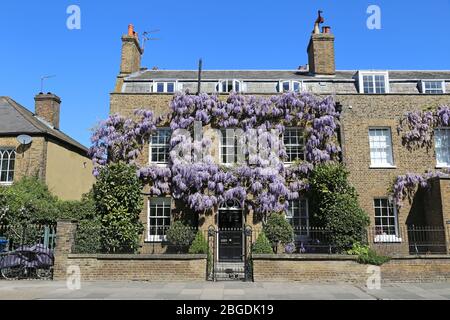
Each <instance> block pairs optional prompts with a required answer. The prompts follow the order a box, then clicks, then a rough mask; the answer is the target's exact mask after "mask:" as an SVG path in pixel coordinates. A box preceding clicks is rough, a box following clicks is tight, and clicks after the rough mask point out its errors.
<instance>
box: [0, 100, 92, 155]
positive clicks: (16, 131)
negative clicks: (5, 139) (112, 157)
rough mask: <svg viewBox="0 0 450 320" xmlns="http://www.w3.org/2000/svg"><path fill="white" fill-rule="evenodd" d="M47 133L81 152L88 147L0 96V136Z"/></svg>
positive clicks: (12, 101) (17, 104) (14, 102)
mask: <svg viewBox="0 0 450 320" xmlns="http://www.w3.org/2000/svg"><path fill="white" fill-rule="evenodd" d="M20 134H28V135H31V136H33V135H38V134H43V135H48V136H51V137H53V138H55V139H57V140H59V141H61V142H63V143H65V144H67V145H69V146H71V147H74V148H76V149H77V150H78V151H81V152H82V153H87V151H88V149H87V148H86V147H85V146H83V145H82V144H81V143H79V142H78V141H76V140H74V139H72V138H71V137H69V136H68V135H66V134H65V133H64V132H62V131H60V130H57V129H54V128H52V127H51V126H49V125H48V124H46V123H45V122H44V121H43V120H40V119H39V118H38V117H36V115H35V114H33V113H32V112H30V111H29V110H28V109H26V108H25V107H23V106H22V105H20V104H19V103H17V102H16V101H14V100H13V99H11V98H9V97H0V136H1V135H9V136H11V135H20Z"/></svg>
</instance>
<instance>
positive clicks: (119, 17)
mask: <svg viewBox="0 0 450 320" xmlns="http://www.w3.org/2000/svg"><path fill="white" fill-rule="evenodd" d="M73 4H75V5H78V6H80V8H81V30H68V29H67V27H66V20H67V18H68V14H67V13H66V9H67V7H68V6H69V5H73ZM372 4H374V5H378V6H379V7H380V8H381V13H382V16H381V22H382V25H381V27H382V28H381V30H369V29H368V28H367V27H366V20H367V18H368V17H369V15H368V14H367V13H366V10H367V8H368V6H369V5H372ZM318 9H322V10H323V11H324V16H325V18H326V25H330V26H331V27H332V31H333V33H334V34H335V35H336V63H337V68H338V69H341V70H348V69H427V70H433V69H440V70H442V69H450V41H448V40H449V34H448V21H450V0H429V1H427V2H426V4H425V3H424V2H422V1H405V0H395V1H392V0H372V1H365V0H345V1H336V0H328V1H325V0H322V1H318V0H309V1H306V0H302V1H300V0H277V1H273V0H272V1H269V0H259V1H244V0H239V1H238V0H227V1H213V0H198V1H197V0H190V1H177V0H172V1H153V0H135V1H106V0H95V1H92V0H78V1H76V0H71V1H65V0H58V1H55V0H40V1H31V0H30V1H2V3H1V4H0V35H1V40H2V42H3V44H2V46H1V50H0V66H1V74H2V77H1V79H2V80H1V83H0V84H1V85H0V95H6V96H10V97H12V98H13V99H15V100H16V101H18V102H19V103H21V104H23V105H25V106H27V107H28V108H29V109H30V110H32V111H34V101H33V97H34V95H35V94H36V93H38V92H39V90H40V77H41V76H43V75H56V78H53V79H49V80H48V81H47V82H46V86H45V91H51V92H54V93H56V94H58V95H59V96H60V97H61V98H62V100H63V104H62V110H61V113H62V114H61V128H62V130H63V131H64V132H66V133H68V134H69V135H71V136H72V137H74V138H75V139H77V140H79V141H80V142H82V143H83V144H85V145H89V137H90V128H92V127H93V126H94V125H95V124H96V123H97V122H98V121H99V120H101V119H104V118H106V117H107V115H108V111H109V93H110V92H111V91H112V89H113V87H114V82H115V77H116V76H117V74H118V71H119V65H120V48H121V41H120V37H121V35H122V34H124V33H126V31H127V26H128V24H129V23H134V24H135V26H136V29H137V31H138V32H142V31H145V30H153V29H160V30H161V31H160V32H159V33H158V34H157V35H155V36H156V37H158V38H161V40H160V41H152V42H151V43H148V45H147V48H146V52H145V55H144V58H143V63H142V64H143V66H146V67H149V68H151V67H153V66H158V67H159V68H160V69H195V68H196V65H197V61H198V59H199V58H200V57H202V58H203V60H204V67H205V69H296V68H297V67H298V66H299V65H303V64H305V63H306V62H307V55H306V46H307V44H308V40H309V36H310V32H311V30H312V28H313V22H314V20H315V18H316V15H317V10H318Z"/></svg>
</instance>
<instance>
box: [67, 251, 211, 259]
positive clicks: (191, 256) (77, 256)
mask: <svg viewBox="0 0 450 320" xmlns="http://www.w3.org/2000/svg"><path fill="white" fill-rule="evenodd" d="M68 258H69V259H97V260H203V259H206V258H207V256H206V254H73V253H72V254H69V255H68Z"/></svg>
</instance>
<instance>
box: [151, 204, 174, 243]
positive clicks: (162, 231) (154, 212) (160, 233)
mask: <svg viewBox="0 0 450 320" xmlns="http://www.w3.org/2000/svg"><path fill="white" fill-rule="evenodd" d="M171 203H172V200H171V198H153V199H150V201H149V217H148V222H149V230H148V232H149V238H150V240H156V241H162V240H164V236H165V235H166V231H167V229H168V227H169V226H170V220H171V217H170V215H171Z"/></svg>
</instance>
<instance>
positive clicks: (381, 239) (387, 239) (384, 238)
mask: <svg viewBox="0 0 450 320" xmlns="http://www.w3.org/2000/svg"><path fill="white" fill-rule="evenodd" d="M373 241H374V242H375V243H402V242H403V241H402V238H399V237H397V236H395V235H387V234H386V235H379V236H375V238H374V240H373Z"/></svg>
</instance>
